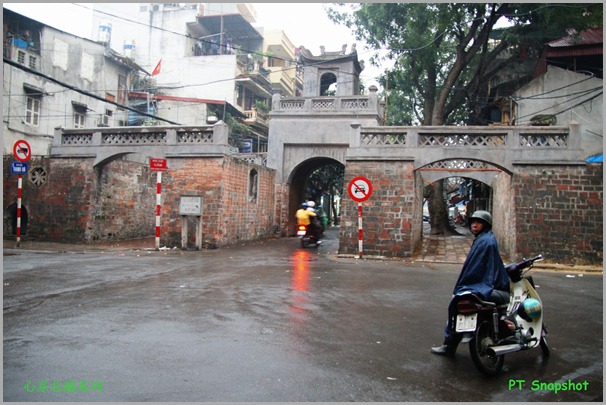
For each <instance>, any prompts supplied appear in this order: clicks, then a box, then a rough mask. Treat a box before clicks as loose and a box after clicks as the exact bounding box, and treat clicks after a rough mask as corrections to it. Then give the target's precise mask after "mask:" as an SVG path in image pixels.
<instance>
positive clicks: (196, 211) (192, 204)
mask: <svg viewBox="0 0 606 405" xmlns="http://www.w3.org/2000/svg"><path fill="white" fill-rule="evenodd" d="M179 215H202V197H195V196H183V195H182V196H181V200H180V202H179Z"/></svg>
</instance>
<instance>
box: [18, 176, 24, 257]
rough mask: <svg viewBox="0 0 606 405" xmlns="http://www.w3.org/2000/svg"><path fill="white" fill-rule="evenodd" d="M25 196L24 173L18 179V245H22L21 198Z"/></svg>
mask: <svg viewBox="0 0 606 405" xmlns="http://www.w3.org/2000/svg"><path fill="white" fill-rule="evenodd" d="M22 197H23V175H21V174H20V175H19V179H18V180H17V247H19V246H21V198H22Z"/></svg>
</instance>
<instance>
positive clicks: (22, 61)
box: [17, 51, 25, 65]
mask: <svg viewBox="0 0 606 405" xmlns="http://www.w3.org/2000/svg"><path fill="white" fill-rule="evenodd" d="M17 62H18V63H19V64H21V65H25V52H23V51H17Z"/></svg>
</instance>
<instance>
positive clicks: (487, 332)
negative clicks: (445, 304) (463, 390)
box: [454, 255, 549, 376]
mask: <svg viewBox="0 0 606 405" xmlns="http://www.w3.org/2000/svg"><path fill="white" fill-rule="evenodd" d="M540 260H543V256H542V255H539V256H537V257H535V258H532V259H524V260H521V261H519V262H514V263H510V264H508V265H506V266H505V270H506V271H507V274H508V275H509V279H510V280H511V283H510V296H509V302H508V303H505V304H503V305H497V304H495V303H494V302H488V301H485V300H483V299H481V298H480V297H478V296H477V295H476V294H470V293H465V292H463V293H462V294H461V295H458V296H457V303H456V305H457V315H456V320H455V322H454V329H455V332H457V333H461V334H463V339H462V342H463V343H469V353H470V355H471V359H472V361H473V363H474V365H475V366H476V368H477V369H478V370H479V371H480V372H481V373H483V374H485V375H488V376H493V375H496V374H498V373H499V372H500V371H501V369H502V368H503V362H504V360H505V355H506V354H509V353H515V352H518V351H521V350H528V349H532V348H535V347H537V346H540V348H541V350H542V352H543V356H544V357H548V356H549V346H548V344H547V339H546V336H547V330H546V328H545V325H544V324H543V310H542V303H541V298H540V297H539V294H537V292H536V289H535V285H534V281H533V279H532V277H531V276H525V274H526V273H527V272H528V271H529V270H530V269H531V268H532V267H533V265H534V263H535V262H537V261H540Z"/></svg>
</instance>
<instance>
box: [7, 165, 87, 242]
mask: <svg viewBox="0 0 606 405" xmlns="http://www.w3.org/2000/svg"><path fill="white" fill-rule="evenodd" d="M11 161H12V158H10V157H7V156H5V157H4V160H3V169H4V174H5V177H4V190H3V191H4V194H3V206H4V212H5V215H4V230H5V237H11V236H12V225H11V223H12V221H13V219H12V217H10V214H11V213H10V206H11V205H12V204H16V202H17V176H16V175H11V174H10V162H11ZM92 164H93V161H92V159H52V160H51V159H48V158H41V157H33V158H32V159H31V160H30V161H29V169H30V171H31V170H33V169H35V168H37V167H41V168H43V169H44V170H45V171H46V174H47V180H46V182H45V183H44V184H43V185H41V186H36V185H34V184H33V183H32V182H30V181H29V180H28V176H27V175H24V176H23V202H22V210H25V211H27V214H26V215H27V229H25V232H26V236H24V238H23V240H26V238H27V239H29V240H49V241H57V242H72V241H78V240H83V239H84V232H85V230H86V229H87V226H88V224H89V220H90V208H91V197H92V194H93V192H94V189H95V178H94V173H93V171H92ZM68 201H69V205H68V204H67V202H68ZM24 215H25V213H24ZM7 230H8V232H6V231H7Z"/></svg>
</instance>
